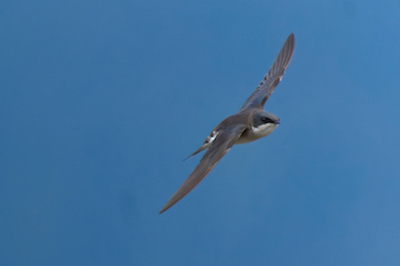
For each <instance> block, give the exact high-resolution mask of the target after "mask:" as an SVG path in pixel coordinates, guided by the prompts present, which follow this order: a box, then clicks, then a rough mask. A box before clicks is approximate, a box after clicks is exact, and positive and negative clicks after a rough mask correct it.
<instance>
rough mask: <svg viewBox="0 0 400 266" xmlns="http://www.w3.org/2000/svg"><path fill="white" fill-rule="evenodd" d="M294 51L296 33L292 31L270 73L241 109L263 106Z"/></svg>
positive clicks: (279, 79)
mask: <svg viewBox="0 0 400 266" xmlns="http://www.w3.org/2000/svg"><path fill="white" fill-rule="evenodd" d="M293 51H294V34H293V33H291V34H290V35H289V37H288V38H287V39H286V42H285V43H284V44H283V47H282V49H281V51H280V52H279V54H278V56H277V57H276V59H275V61H274V63H273V64H272V66H271V68H270V69H269V71H268V73H267V74H266V75H265V77H264V78H263V80H262V81H261V83H260V85H258V87H257V88H256V90H255V91H254V92H253V93H252V94H251V95H250V97H249V98H248V99H247V100H246V102H245V103H244V105H243V106H242V109H241V110H243V109H246V108H249V107H257V108H263V106H264V104H265V102H266V101H267V99H268V97H269V96H270V95H271V93H272V92H273V91H274V89H275V88H276V86H277V85H278V84H279V82H280V81H281V79H282V76H283V74H284V73H285V70H286V68H287V67H288V65H289V63H290V60H291V59H292V55H293Z"/></svg>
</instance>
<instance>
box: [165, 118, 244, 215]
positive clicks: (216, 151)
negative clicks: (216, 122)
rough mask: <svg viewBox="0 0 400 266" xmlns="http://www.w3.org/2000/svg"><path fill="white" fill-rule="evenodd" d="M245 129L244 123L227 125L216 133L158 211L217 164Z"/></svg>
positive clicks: (181, 196)
mask: <svg viewBox="0 0 400 266" xmlns="http://www.w3.org/2000/svg"><path fill="white" fill-rule="evenodd" d="M245 129H246V127H245V126H244V125H239V126H234V127H233V126H232V127H228V128H226V129H224V130H222V129H221V132H220V133H219V134H218V136H217V138H216V139H215V140H214V141H213V142H212V144H211V146H210V147H209V148H208V150H207V152H206V153H205V154H204V156H203V158H201V160H200V163H199V164H198V165H197V166H196V168H195V169H194V170H193V172H192V173H191V174H190V175H189V177H188V178H187V179H186V180H185V181H184V182H183V184H182V185H181V186H180V188H179V189H178V190H177V191H176V192H175V194H174V195H172V197H171V198H170V199H169V200H168V202H167V204H165V206H164V207H163V208H162V210H161V211H160V213H162V212H164V211H166V210H167V209H168V208H170V207H171V206H172V205H174V204H175V203H177V202H178V201H179V200H180V199H182V198H183V197H184V196H186V195H187V194H188V193H189V192H190V191H191V190H192V189H193V188H194V187H195V186H197V185H198V184H199V183H200V182H201V180H203V179H204V177H206V175H207V174H208V173H209V172H210V171H211V170H212V169H213V168H214V167H215V165H217V163H218V162H219V160H221V158H222V157H223V156H224V155H225V153H227V152H228V151H229V149H230V148H231V147H232V146H233V144H235V142H236V140H237V139H238V138H239V137H240V135H241V134H242V133H243V131H244V130H245Z"/></svg>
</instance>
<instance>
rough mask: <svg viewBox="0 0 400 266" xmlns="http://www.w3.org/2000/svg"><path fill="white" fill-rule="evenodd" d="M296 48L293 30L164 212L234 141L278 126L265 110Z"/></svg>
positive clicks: (207, 144) (244, 140)
mask: <svg viewBox="0 0 400 266" xmlns="http://www.w3.org/2000/svg"><path fill="white" fill-rule="evenodd" d="M293 51H294V35H293V33H292V34H290V35H289V37H288V38H287V40H286V42H285V43H284V45H283V47H282V49H281V51H280V52H279V54H278V56H277V58H276V59H275V61H274V63H273V64H272V66H271V68H270V70H269V71H268V73H267V74H266V75H265V77H264V78H263V80H262V81H261V83H260V85H258V87H257V88H256V90H255V91H254V92H253V93H252V94H251V95H250V97H249V98H248V99H247V101H246V102H245V103H244V105H243V106H242V108H241V109H240V110H239V112H237V113H236V114H234V115H231V116H229V117H227V118H225V119H224V120H222V122H221V123H219V124H218V125H217V126H216V127H215V128H214V129H213V130H212V131H211V133H210V135H209V136H208V137H207V138H206V140H205V141H204V143H203V145H202V146H201V147H200V148H199V149H198V150H196V151H195V152H194V153H192V154H191V155H190V156H193V155H195V154H197V153H199V152H201V151H203V150H206V149H207V151H206V153H205V154H204V156H203V158H202V159H201V160H200V163H199V164H198V165H197V167H196V168H195V169H194V170H193V172H192V173H191V174H190V175H189V177H188V178H187V179H186V180H185V181H184V182H183V184H182V185H181V186H180V188H179V189H178V190H177V191H176V192H175V194H174V195H172V197H171V198H170V199H169V201H168V202H167V203H166V204H165V206H164V207H163V208H162V210H161V211H160V213H162V212H164V211H166V210H167V209H168V208H170V207H171V206H172V205H174V204H175V203H176V202H178V201H179V200H180V199H182V198H183V197H184V196H185V195H187V194H188V193H189V192H190V191H191V190H192V189H193V188H194V187H195V186H196V185H197V184H199V183H200V181H201V180H203V178H204V177H205V176H206V175H207V174H208V173H209V172H210V171H211V170H212V169H213V168H214V167H215V165H216V164H217V163H218V162H219V160H220V159H221V158H222V157H223V156H224V155H225V153H226V152H227V151H228V150H229V149H230V148H231V147H232V146H233V145H234V144H243V143H248V142H251V141H254V140H257V139H259V138H262V137H265V136H267V135H269V134H270V133H271V132H272V131H273V130H274V129H275V128H276V127H277V126H278V124H279V123H280V121H279V118H278V117H277V116H275V115H273V114H271V113H268V112H266V111H264V110H263V107H264V104H265V102H266V101H267V99H268V97H269V96H270V95H271V93H272V92H273V90H274V89H275V87H276V86H277V85H278V83H279V82H280V81H281V80H282V76H283V74H284V73H285V70H286V68H287V67H288V65H289V63H290V60H291V58H292V55H293ZM190 156H189V157H190Z"/></svg>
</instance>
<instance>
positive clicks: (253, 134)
mask: <svg viewBox="0 0 400 266" xmlns="http://www.w3.org/2000/svg"><path fill="white" fill-rule="evenodd" d="M277 126H278V125H277V124H272V123H268V124H263V125H259V126H258V127H253V126H252V127H250V128H248V129H247V130H246V131H244V132H243V134H242V136H240V138H239V139H238V140H237V141H236V144H243V143H248V142H252V141H255V140H256V139H259V138H262V137H265V136H268V135H269V134H271V132H272V131H274V129H275V128H276V127H277Z"/></svg>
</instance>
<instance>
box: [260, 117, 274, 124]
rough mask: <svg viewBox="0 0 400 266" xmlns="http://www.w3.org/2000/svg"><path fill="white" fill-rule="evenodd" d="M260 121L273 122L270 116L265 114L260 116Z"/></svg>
mask: <svg viewBox="0 0 400 266" xmlns="http://www.w3.org/2000/svg"><path fill="white" fill-rule="evenodd" d="M261 121H263V122H264V123H273V122H274V121H272V119H271V118H268V117H265V116H263V117H261Z"/></svg>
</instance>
